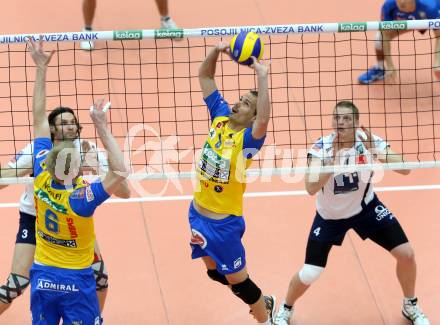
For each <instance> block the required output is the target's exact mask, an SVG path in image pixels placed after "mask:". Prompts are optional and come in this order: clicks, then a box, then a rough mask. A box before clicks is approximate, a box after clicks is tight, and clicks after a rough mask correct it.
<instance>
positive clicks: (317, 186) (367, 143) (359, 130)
mask: <svg viewBox="0 0 440 325" xmlns="http://www.w3.org/2000/svg"><path fill="white" fill-rule="evenodd" d="M332 126H333V128H334V132H333V133H332V134H330V135H328V136H325V137H322V138H320V139H319V140H318V141H317V142H316V143H315V144H314V145H313V147H312V148H311V150H310V151H309V153H308V162H309V166H312V167H313V166H315V167H317V166H322V165H329V166H332V165H335V166H336V165H352V164H354V163H356V164H368V163H372V162H374V158H375V157H377V159H378V160H379V161H381V162H388V163H395V162H403V157H402V155H400V154H397V153H395V152H394V151H392V150H391V149H390V146H389V145H388V144H387V143H386V142H385V141H384V140H382V139H381V138H380V137H378V136H376V135H373V134H371V133H370V131H369V130H367V129H366V128H364V127H363V126H359V111H358V109H357V107H356V106H355V105H354V104H353V103H352V102H349V101H342V102H339V103H337V105H336V107H335V110H334V112H333V120H332ZM396 172H398V173H400V174H403V175H407V174H409V172H410V170H396ZM372 176H373V171H371V170H362V171H353V172H342V173H338V172H337V170H336V169H335V172H327V173H314V172H313V171H312V172H311V173H309V174H307V175H306V178H305V185H306V190H307V192H308V193H309V194H310V195H314V194H316V193H317V198H316V210H317V211H316V216H315V219H314V221H313V225H312V228H311V230H310V234H309V239H308V242H307V248H306V258H305V264H304V266H303V267H302V269H301V270H299V271H298V272H297V273H296V274H295V275H294V276H293V277H292V279H291V281H290V284H289V288H288V292H287V295H286V299H285V301H284V303H283V304H281V306H280V309H279V311H278V313H277V315H276V317H275V324H277V325H288V324H289V321H290V318H291V317H292V313H293V306H294V304H295V302H296V301H297V299H298V298H300V297H301V296H302V295H303V294H304V293H305V292H306V290H307V289H308V288H309V287H310V285H311V284H312V283H313V282H314V281H316V280H317V279H318V278H319V276H320V274H321V273H322V272H323V271H324V268H325V266H326V264H327V258H328V255H329V252H330V250H331V248H332V246H333V245H338V246H339V245H341V244H342V242H343V240H344V236H345V234H346V232H347V231H348V230H349V229H353V230H354V231H356V233H357V234H358V235H359V236H360V237H361V238H362V239H364V240H365V239H367V238H369V239H370V240H372V241H373V242H375V243H376V244H378V245H380V246H381V247H383V248H384V249H386V250H388V251H389V252H390V253H391V255H392V256H393V257H394V258H395V259H396V261H397V264H396V274H397V278H398V281H399V283H400V286H401V288H402V291H403V295H404V299H403V308H402V313H403V315H404V316H405V317H406V318H408V319H409V320H410V321H412V322H413V324H414V325H428V324H429V321H428V319H427V317H426V316H425V315H424V314H423V313H422V311H421V309H420V308H419V306H418V304H417V298H416V296H415V283H416V261H415V258H414V251H413V249H412V247H411V245H410V243H409V242H408V239H407V237H406V235H405V232H404V231H403V229H402V227H401V226H400V224H399V222H398V221H397V219H396V217H395V216H394V215H393V214H392V212H391V211H390V210H388V209H387V208H386V206H385V205H384V204H383V203H382V202H380V200H379V199H378V197H377V196H376V195H375V193H374V189H373V184H372V183H371V179H372Z"/></svg>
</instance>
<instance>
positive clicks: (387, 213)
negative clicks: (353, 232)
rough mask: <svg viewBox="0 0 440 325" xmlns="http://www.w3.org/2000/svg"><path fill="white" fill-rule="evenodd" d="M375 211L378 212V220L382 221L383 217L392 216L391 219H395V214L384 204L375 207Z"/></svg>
mask: <svg viewBox="0 0 440 325" xmlns="http://www.w3.org/2000/svg"><path fill="white" fill-rule="evenodd" d="M374 212H376V215H377V217H376V220H377V221H381V220H382V219H383V218H385V217H387V216H390V219H393V217H394V216H393V214H392V213H391V212H390V211H389V210H388V209H387V208H385V207H384V206H383V205H378V206H377V207H375V208H374Z"/></svg>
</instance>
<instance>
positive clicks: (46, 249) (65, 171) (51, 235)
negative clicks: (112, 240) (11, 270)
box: [28, 37, 128, 325]
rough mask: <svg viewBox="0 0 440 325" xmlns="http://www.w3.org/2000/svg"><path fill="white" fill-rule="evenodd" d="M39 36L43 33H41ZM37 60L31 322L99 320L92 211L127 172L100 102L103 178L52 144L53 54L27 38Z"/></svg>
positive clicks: (71, 151) (90, 324)
mask: <svg viewBox="0 0 440 325" xmlns="http://www.w3.org/2000/svg"><path fill="white" fill-rule="evenodd" d="M40 39H41V37H40ZM28 48H29V52H30V54H31V56H32V59H33V61H34V62H35V65H36V77H35V85H34V97H33V103H32V110H33V125H34V137H35V139H34V151H33V155H34V169H33V170H34V177H35V179H34V197H35V208H36V217H37V220H36V231H35V233H36V251H35V260H34V264H33V265H32V268H31V271H30V281H31V312H32V324H42V325H43V324H44V325H55V324H59V322H60V320H61V319H63V324H82V325H97V324H101V317H100V311H99V305H98V299H97V294H96V284H95V279H94V276H93V269H92V268H91V267H90V265H91V264H92V261H93V258H94V243H95V233H94V226H93V213H94V211H95V209H96V207H98V206H99V205H100V204H101V203H102V202H104V201H105V200H106V199H107V198H108V197H109V196H110V195H111V194H112V193H114V192H115V191H116V190H117V188H118V187H119V186H120V185H121V183H122V182H124V180H125V179H126V177H127V175H128V173H127V172H126V167H125V165H124V162H123V156H122V152H121V150H120V148H119V146H118V144H117V142H116V140H115V139H114V137H113V136H112V134H111V132H110V129H109V128H108V127H107V118H106V113H105V111H104V110H103V107H104V105H103V104H104V103H103V101H100V102H98V103H97V104H96V105H95V106H94V109H93V110H92V111H91V113H90V116H91V118H92V121H93V124H94V125H95V128H96V131H97V133H98V135H99V137H100V139H101V142H102V144H103V145H104V148H105V149H106V150H107V153H108V161H109V168H108V172H107V174H106V176H105V178H104V180H103V181H100V180H99V181H96V182H93V183H92V184H88V183H87V182H85V181H84V180H83V179H82V178H81V177H80V176H79V169H80V163H81V158H80V155H79V153H78V150H77V149H76V147H75V145H74V144H73V142H72V141H60V142H59V143H58V144H57V145H55V146H54V147H53V144H52V141H51V134H50V127H49V123H48V119H47V117H46V112H45V107H46V89H45V87H46V85H45V81H46V71H47V67H48V64H49V62H50V60H51V58H52V56H53V54H54V52H52V53H45V52H44V51H43V43H42V41H38V42H34V41H32V40H31V39H30V40H29V41H28Z"/></svg>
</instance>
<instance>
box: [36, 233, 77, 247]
mask: <svg viewBox="0 0 440 325" xmlns="http://www.w3.org/2000/svg"><path fill="white" fill-rule="evenodd" d="M37 234H38V236H40V237H41V239H44V240H45V241H47V242H48V243H51V244H54V245H58V246H63V247H67V248H76V247H78V245H77V244H76V240H74V239H72V240H64V239H60V238H55V237H52V236H50V235H48V234H46V233H44V232H42V231H41V230H38V231H37Z"/></svg>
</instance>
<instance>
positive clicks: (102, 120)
mask: <svg viewBox="0 0 440 325" xmlns="http://www.w3.org/2000/svg"><path fill="white" fill-rule="evenodd" d="M108 108H109V102H106V101H105V100H104V99H99V100H98V101H97V102H96V103H95V104H94V105H93V106H92V107H91V108H90V117H91V118H92V121H93V124H95V126H96V127H104V128H105V127H106V126H107V115H106V111H107V109H108Z"/></svg>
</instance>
